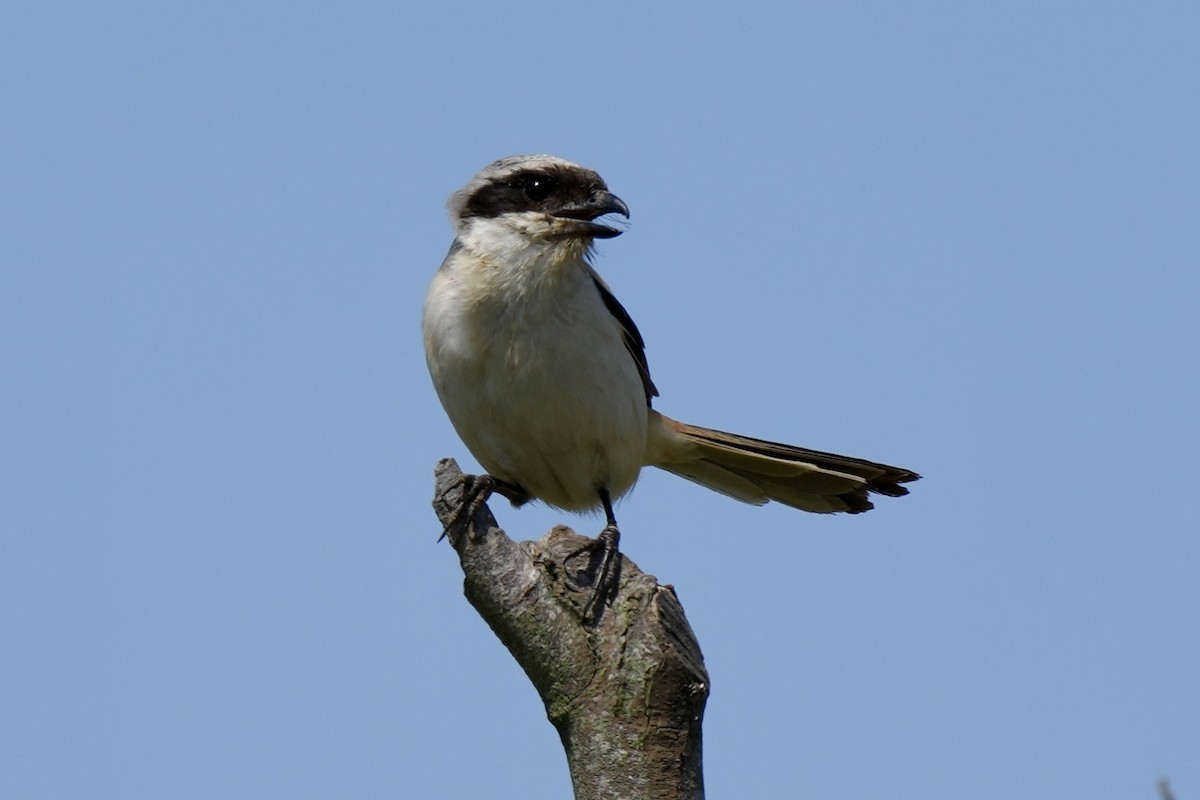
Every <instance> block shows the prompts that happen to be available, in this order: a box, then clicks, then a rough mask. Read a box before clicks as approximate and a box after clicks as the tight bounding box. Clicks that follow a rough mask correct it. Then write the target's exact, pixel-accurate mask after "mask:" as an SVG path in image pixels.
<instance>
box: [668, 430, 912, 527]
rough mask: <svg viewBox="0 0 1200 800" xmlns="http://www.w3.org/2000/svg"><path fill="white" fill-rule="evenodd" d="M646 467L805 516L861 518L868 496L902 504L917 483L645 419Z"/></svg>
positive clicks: (880, 467)
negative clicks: (900, 500) (898, 499)
mask: <svg viewBox="0 0 1200 800" xmlns="http://www.w3.org/2000/svg"><path fill="white" fill-rule="evenodd" d="M646 463H647V464H650V465H652V466H655V467H659V468H660V469H665V470H666V471H668V472H672V473H674V474H676V475H678V476H680V477H682V478H687V479H688V480H691V481H695V482H696V483H698V484H700V485H701V486H707V487H708V488H709V489H712V490H714V491H717V492H721V493H722V494H726V495H729V496H730V497H733V498H735V499H738V500H741V501H743V502H746V503H753V504H754V505H763V504H764V503H766V502H768V501H770V500H775V501H777V502H780V503H783V504H785V505H789V506H792V507H793V508H799V509H801V510H804V511H815V512H817V513H821V514H830V513H835V512H838V511H845V512H848V513H850V514H858V513H861V512H863V511H870V510H871V509H872V508H874V507H875V506H874V504H872V503H871V500H870V498H869V494H870V493H872V492H875V493H878V494H883V495H887V496H889V497H902V496H904V495H906V494H908V489H906V488H904V487H903V486H901V485H900V484H902V483H908V482H910V481H915V480H917V479H918V478H920V477H921V476H920V475H918V474H917V473H915V472H912V471H910V470H907V469H902V468H900V467H889V466H888V465H886V464H876V463H875V462H873V461H865V460H863V459H861V458H850V457H849V456H839V455H835V454H833V453H822V452H820V451H818V450H806V449H804V448H802V447H792V446H791V445H786V444H777V443H775V442H767V441H763V440H762V439H752V438H750V437H749V436H739V435H737V434H734V433H724V432H723V431H715V430H711V429H709V428H700V427H697V426H695V425H688V424H686V423H683V422H679V421H677V420H673V419H671V418H670V417H665V416H663V415H662V414H659V413H658V412H657V411H651V412H650V430H649V442H648V444H647V447H646Z"/></svg>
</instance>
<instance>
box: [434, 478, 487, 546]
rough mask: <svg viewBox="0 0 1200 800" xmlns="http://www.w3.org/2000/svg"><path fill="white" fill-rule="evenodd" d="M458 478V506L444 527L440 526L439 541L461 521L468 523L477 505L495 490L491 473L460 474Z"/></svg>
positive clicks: (480, 504)
mask: <svg viewBox="0 0 1200 800" xmlns="http://www.w3.org/2000/svg"><path fill="white" fill-rule="evenodd" d="M458 480H459V483H460V484H461V485H462V497H461V498H459V503H458V508H456V509H455V510H454V514H453V516H451V517H450V521H449V522H447V523H446V527H444V528H442V535H441V536H439V537H438V541H439V542H440V541H441V540H442V539H445V538H446V536H447V535H449V533H450V531H451V530H452V529H454V528H455V527H456V526H458V525H460V524H462V523H463V522H467V523H470V521H471V520H472V519H474V518H475V512H476V511H478V510H479V507H480V506H482V505H483V504H484V503H486V502H487V501H488V498H489V497H491V496H492V492H494V491H496V479H495V478H493V477H492V476H491V475H461V476H459V479H458Z"/></svg>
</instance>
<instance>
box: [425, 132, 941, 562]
mask: <svg viewBox="0 0 1200 800" xmlns="http://www.w3.org/2000/svg"><path fill="white" fill-rule="evenodd" d="M449 210H450V216H451V217H452V219H453V221H454V232H455V239H454V243H453V244H452V245H451V246H450V252H449V254H448V255H447V256H446V260H445V261H444V262H442V266H441V268H440V269H439V270H438V271H437V274H436V275H435V276H434V278H433V283H432V285H431V286H430V288H429V294H428V295H427V296H426V298H425V313H424V322H423V328H424V337H425V357H426V359H427V360H428V363H429V372H430V374H431V375H432V376H433V384H434V386H435V387H436V388H437V393H438V397H439V398H441V401H442V405H443V406H444V407H445V409H446V413H447V414H448V415H449V416H450V421H451V422H452V423H453V424H454V428H455V430H457V431H458V434H459V436H461V437H462V440H463V442H464V443H466V445H467V448H468V449H469V450H470V451H471V453H472V454H473V455H474V456H475V458H476V459H478V461H479V463H480V464H481V465H483V467H484V468H485V469H486V470H487V471H488V473H489V476H490V477H488V478H486V479H485V481H484V483H483V484H482V486H480V487H477V489H476V490H475V494H476V496H478V495H479V494H482V495H483V496H485V497H486V494H487V493H490V492H491V491H497V492H499V493H500V494H502V495H504V496H505V497H507V498H508V499H509V500H511V501H512V502H513V504H514V505H521V504H523V503H525V502H528V501H529V500H534V499H537V500H541V501H543V502H545V503H547V504H548V505H551V506H555V507H558V508H562V509H566V510H569V511H582V510H587V509H594V508H597V507H599V508H602V509H603V510H604V515H605V518H606V521H607V525H606V527H605V529H604V532H603V533H602V534H601V537H600V538H601V541H602V542H603V543H604V551H605V559H604V568H603V570H602V574H606V573H607V572H608V570H609V565H610V564H611V562H612V559H613V557H614V555H615V553H616V549H617V544H618V540H619V532H618V530H617V522H616V518H615V517H614V516H613V501H614V500H616V499H617V498H619V497H620V496H621V495H623V494H625V493H626V492H628V491H629V490H630V489H631V488H632V487H633V484H634V482H635V481H637V478H638V473H639V472H640V471H641V469H642V467H643V466H654V467H658V468H660V469H665V470H667V471H668V472H673V473H675V474H676V475H679V476H681V477H684V478H687V479H688V480H692V481H695V482H696V483H699V484H701V485H703V486H707V487H708V488H710V489H713V490H715V491H718V492H721V493H722V494H726V495H729V496H730V497H733V498H735V499H737V500H741V501H743V502H746V503H753V504H755V505H762V504H764V503H766V502H768V501H770V500H775V501H778V502H780V503H784V504H785V505H789V506H792V507H794V508H799V509H802V510H804V511H815V512H818V513H832V512H839V511H844V512H847V513H850V514H857V513H859V512H862V511H867V510H869V509H870V508H872V504H871V500H870V498H869V495H870V493H872V492H875V493H878V494H883V495H889V496H891V497H899V496H901V495H905V494H908V490H907V489H906V488H904V487H903V486H901V484H902V483H907V482H909V481H914V480H916V479H917V478H918V477H919V476H918V475H917V474H916V473H915V472H911V471H909V470H907V469H901V468H899V467H889V466H887V465H885V464H877V463H874V462H872V461H864V460H863V459H859V458H850V457H847V456H839V455H833V454H831V453H822V452H818V451H815V450H805V449H803V448H799V447H792V446H789V445H785V444H776V443H774V442H767V441H763V440H761V439H751V438H749V437H746V436H738V435H736V434H732V433H723V432H721V431H716V430H711V429H709V428H700V427H697V426H694V425H688V424H686V423H683V422H678V421H676V420H673V419H671V418H670V417H667V416H664V415H663V414H660V413H659V412H657V411H655V410H654V409H653V408H651V401H652V399H653V398H654V397H656V396H658V389H657V388H655V386H654V382H653V381H652V380H651V379H650V370H649V367H648V366H647V362H646V353H645V343H644V342H643V340H642V335H641V334H640V333H639V332H638V329H637V326H636V325H634V324H633V320H632V319H630V317H629V314H628V313H627V312H626V311H625V309H624V308H623V307H622V306H621V304H620V303H619V302H617V299H616V297H614V296H613V293H612V291H611V290H610V289H609V288H608V285H607V284H606V283H605V282H604V280H603V279H602V278H601V277H600V275H599V274H598V273H597V272H596V270H595V269H593V268H592V265H591V264H590V263H589V256H590V254H591V251H592V244H593V242H594V240H596V239H610V238H612V237H614V236H618V235H620V233H621V231H620V230H619V229H617V228H614V227H611V226H610V225H607V224H605V223H604V222H602V221H599V220H601V218H603V217H604V216H605V215H607V214H620V215H622V216H624V217H628V216H629V209H628V207H627V206H626V205H625V203H624V202H622V201H621V199H620V198H619V197H617V196H616V195H614V194H612V193H611V192H609V191H608V187H607V186H606V185H605V183H604V181H603V180H602V179H601V178H600V176H599V175H598V174H596V173H595V172H593V171H592V170H590V169H587V168H585V167H581V166H579V165H578V164H573V163H571V162H569V161H565V160H563V159H561V158H556V157H554V156H548V155H536V156H514V157H511V158H504V159H501V160H499V161H497V162H495V163H493V164H491V165H490V166H488V167H486V168H484V169H483V171H481V172H480V173H479V174H478V175H476V176H475V177H474V178H472V179H471V182H470V183H468V184H467V185H466V186H464V187H463V188H462V189H460V190H459V191H457V192H455V193H454V195H453V196H451V198H450V202H449Z"/></svg>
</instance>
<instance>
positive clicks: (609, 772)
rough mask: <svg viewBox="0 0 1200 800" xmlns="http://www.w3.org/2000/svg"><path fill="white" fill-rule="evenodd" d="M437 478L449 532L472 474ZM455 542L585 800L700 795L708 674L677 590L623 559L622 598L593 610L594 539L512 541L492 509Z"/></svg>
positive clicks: (442, 470)
mask: <svg viewBox="0 0 1200 800" xmlns="http://www.w3.org/2000/svg"><path fill="white" fill-rule="evenodd" d="M434 474H435V480H436V492H435V496H434V502H433V505H434V509H435V511H436V512H437V515H438V518H439V519H440V520H441V521H442V524H443V525H448V524H450V523H451V522H452V521H454V520H455V517H456V512H458V511H459V509H460V507H461V503H462V501H463V497H462V495H463V488H464V481H465V480H467V478H466V476H464V475H463V473H462V472H461V471H460V470H459V468H458V465H457V464H456V463H455V462H454V461H453V460H452V459H444V460H442V461H440V462H439V463H438V465H437V469H436V470H435V473H434ZM447 536H448V538H449V540H450V544H451V545H452V546H453V547H454V550H455V552H457V553H458V558H459V563H460V565H461V566H462V570H463V575H464V576H465V579H464V593H465V594H466V597H467V600H468V601H469V602H470V603H471V605H472V606H474V608H475V610H476V611H477V612H478V613H479V615H480V616H481V617H483V619H484V621H486V622H487V624H488V625H489V626H490V627H491V629H492V630H493V631H494V632H495V634H496V636H498V637H499V638H500V641H501V642H503V643H504V646H505V647H507V648H508V650H509V652H510V653H512V655H513V658H515V659H516V660H517V663H519V664H520V665H521V667H522V669H524V670H525V674H526V675H528V676H529V680H530V681H532V682H533V685H534V687H535V688H536V689H537V691H538V694H539V695H540V696H541V698H542V702H543V703H544V704H545V706H546V714H547V716H548V717H549V719H550V722H551V723H552V724H553V725H554V727H555V728H556V729H557V730H558V733H559V737H560V738H561V739H562V743H563V748H564V750H565V751H566V755H567V764H568V766H569V768H570V771H571V782H572V784H573V786H574V788H575V797H576V798H577V800H609V799H610V798H612V799H613V800H616V798H620V800H641V799H642V798H645V799H646V800H685V799H686V800H697V799H698V798H703V797H704V778H703V773H702V769H701V736H700V728H701V721H702V719H703V716H704V704H705V702H706V700H707V699H708V687H709V683H708V673H707V672H706V671H705V669H704V659H703V657H702V656H701V654H700V645H699V644H698V643H697V641H696V637H695V634H693V633H692V629H691V626H690V625H688V622H687V619H686V618H685V617H684V614H683V607H682V606H681V605H680V604H679V598H678V597H676V595H675V590H674V589H673V588H672V587H671V586H660V585H659V583H658V581H657V580H656V579H655V578H654V576H653V575H647V574H646V573H644V572H642V571H641V570H640V569H638V567H637V565H636V564H634V563H633V562H632V561H630V560H629V559H628V558H626V557H625V556H624V555H622V556H621V563H620V577H619V584H618V586H617V590H616V593H615V597H613V598H611V600H610V603H609V604H608V605H607V606H605V607H603V608H601V609H600V611H599V614H593V615H589V614H588V613H587V611H586V606H587V605H588V601H589V599H591V597H592V594H593V589H594V586H595V581H596V579H597V575H596V572H597V567H598V559H597V557H596V552H595V548H594V547H590V545H592V544H593V542H594V540H592V539H589V538H587V537H584V536H580V535H579V534H577V533H575V532H574V531H572V530H571V529H569V528H567V527H565V526H561V525H559V526H556V527H555V528H554V529H553V530H551V531H550V532H549V533H547V534H546V535H545V536H543V537H542V538H541V539H539V540H538V541H536V542H514V541H513V540H512V539H510V538H509V537H508V536H507V535H506V534H505V533H504V531H502V530H501V529H500V528H498V527H497V525H496V519H495V517H493V516H492V513H491V511H490V510H489V509H488V507H487V505H486V504H481V505H480V506H479V508H478V509H476V512H475V514H474V517H473V518H472V519H462V520H459V521H458V522H457V523H455V524H454V525H452V526H451V528H450V529H448V530H447ZM593 617H594V618H593Z"/></svg>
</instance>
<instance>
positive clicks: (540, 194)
mask: <svg viewBox="0 0 1200 800" xmlns="http://www.w3.org/2000/svg"><path fill="white" fill-rule="evenodd" d="M519 185H520V187H521V191H523V192H524V193H525V196H526V197H528V198H529V199H530V200H532V201H533V202H535V203H540V202H542V201H543V200H545V199H546V198H547V197H549V196H550V195H551V194H552V193H553V192H554V190H555V189H557V188H558V183H557V182H556V181H555V180H554V179H553V178H551V177H550V176H548V175H526V176H525V177H524V178H522V179H521V182H520V184H519Z"/></svg>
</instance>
